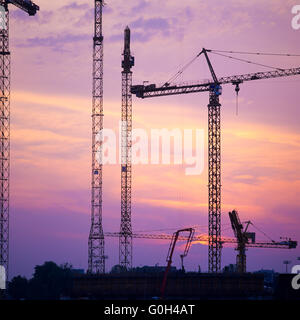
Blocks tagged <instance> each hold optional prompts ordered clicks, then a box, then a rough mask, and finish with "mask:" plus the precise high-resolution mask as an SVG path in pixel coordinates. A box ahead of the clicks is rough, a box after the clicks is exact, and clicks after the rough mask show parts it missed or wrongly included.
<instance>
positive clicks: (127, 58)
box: [119, 27, 134, 270]
mask: <svg viewBox="0 0 300 320" xmlns="http://www.w3.org/2000/svg"><path fill="white" fill-rule="evenodd" d="M123 57H124V58H123V61H122V68H123V71H122V110H121V226H120V237H119V264H120V265H121V266H123V267H125V268H126V269H127V270H128V269H130V268H131V267H132V229H131V174H132V166H131V146H132V94H131V92H130V89H131V86H132V72H131V68H132V67H133V66H134V57H133V56H131V52H130V29H129V28H128V27H126V29H125V30H124V52H123Z"/></svg>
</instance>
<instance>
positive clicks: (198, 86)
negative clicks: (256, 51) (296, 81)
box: [131, 68, 300, 98]
mask: <svg viewBox="0 0 300 320" xmlns="http://www.w3.org/2000/svg"><path fill="white" fill-rule="evenodd" d="M295 75H300V68H291V69H281V70H276V71H268V72H256V73H247V74H242V75H235V76H229V77H223V78H219V79H218V83H219V84H234V85H235V84H237V83H243V82H247V81H253V80H262V79H273V78H274V79H275V78H281V77H291V76H295ZM213 85H214V82H213V81H202V82H189V83H179V84H176V85H175V84H174V85H170V84H168V85H166V84H165V85H162V86H156V85H155V84H150V85H135V86H133V87H132V88H131V92H132V93H133V94H136V96H137V97H138V98H151V97H161V96H171V95H176V94H188V93H196V92H205V91H210V90H211V86H213Z"/></svg>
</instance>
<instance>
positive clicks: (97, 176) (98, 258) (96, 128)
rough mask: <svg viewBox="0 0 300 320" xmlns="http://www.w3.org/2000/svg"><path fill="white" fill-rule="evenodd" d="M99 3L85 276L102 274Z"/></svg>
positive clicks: (100, 3) (98, 9)
mask: <svg viewBox="0 0 300 320" xmlns="http://www.w3.org/2000/svg"><path fill="white" fill-rule="evenodd" d="M102 7H103V1H102V0H95V33H94V39H93V44H94V46H93V107H92V126H93V127H92V203H91V229H90V234H89V243H88V246H89V248H88V272H89V273H105V256H104V234H103V228H102V129H103V35H102Z"/></svg>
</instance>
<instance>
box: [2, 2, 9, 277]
mask: <svg viewBox="0 0 300 320" xmlns="http://www.w3.org/2000/svg"><path fill="white" fill-rule="evenodd" d="M0 4H1V3H0ZM1 20H2V21H1V26H0V28H1V30H0V46H1V48H0V73H1V74H0V77H1V78H0V91H1V96H0V108H1V110H0V126H1V128H0V131H1V132H0V134H1V136H0V148H1V151H0V152H1V155H0V170H1V171H0V265H2V266H4V267H5V268H6V273H8V262H9V260H8V258H9V154H10V142H9V137H10V52H9V12H8V9H7V6H5V12H1Z"/></svg>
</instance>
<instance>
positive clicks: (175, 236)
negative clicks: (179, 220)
mask: <svg viewBox="0 0 300 320" xmlns="http://www.w3.org/2000/svg"><path fill="white" fill-rule="evenodd" d="M182 232H188V233H189V235H188V236H187V242H186V246H185V249H184V252H183V254H182V255H181V256H180V257H181V259H183V258H184V257H186V256H187V254H188V252H189V249H190V247H191V242H192V240H193V237H194V233H195V230H194V229H193V228H185V229H180V230H178V231H176V232H174V233H173V236H172V239H171V243H170V247H169V251H168V255H167V262H168V264H167V267H166V270H165V273H164V277H163V282H162V285H161V290H160V295H161V299H163V298H164V295H165V289H166V284H167V277H168V273H169V271H170V268H171V264H172V258H173V253H174V250H175V246H176V242H177V240H178V237H179V234H180V233H182Z"/></svg>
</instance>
